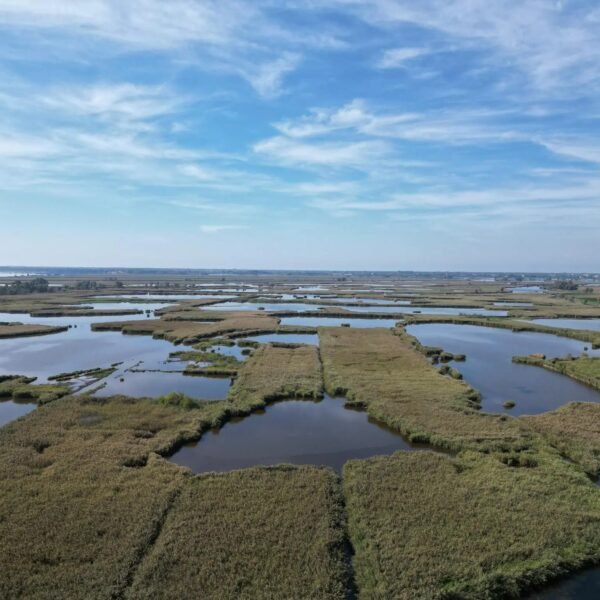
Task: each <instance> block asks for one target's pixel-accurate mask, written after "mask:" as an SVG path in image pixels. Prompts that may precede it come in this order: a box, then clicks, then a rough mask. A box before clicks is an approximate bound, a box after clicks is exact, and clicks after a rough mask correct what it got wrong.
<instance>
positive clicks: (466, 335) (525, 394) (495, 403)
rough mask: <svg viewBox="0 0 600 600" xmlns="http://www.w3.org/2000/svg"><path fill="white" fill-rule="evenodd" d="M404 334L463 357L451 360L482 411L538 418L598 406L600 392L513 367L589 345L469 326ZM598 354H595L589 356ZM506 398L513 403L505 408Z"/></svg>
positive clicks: (425, 328) (556, 376)
mask: <svg viewBox="0 0 600 600" xmlns="http://www.w3.org/2000/svg"><path fill="white" fill-rule="evenodd" d="M406 329H407V331H408V332H409V333H410V334H411V335H414V336H415V337H417V339H418V340H419V341H420V342H421V343H422V344H423V345H425V346H439V347H441V348H443V349H444V350H447V351H449V352H452V353H454V354H466V356H467V360H466V361H465V362H451V363H450V364H451V365H452V366H454V367H455V368H457V369H458V370H459V371H460V372H461V373H462V374H463V376H464V378H465V380H466V381H467V382H468V383H469V384H470V385H472V386H473V387H474V388H476V389H478V390H479V391H480V392H481V393H482V395H483V399H482V409H483V410H484V411H487V412H507V413H510V414H513V415H521V414H538V413H541V412H545V411H548V410H553V409H555V408H558V407H559V406H561V405H562V404H565V403H567V402H571V401H573V402H575V401H577V402H599V401H600V392H598V391H596V390H594V389H592V388H589V387H587V386H585V385H583V384H581V383H578V382H577V381H574V380H573V379H570V378H568V377H566V376H564V375H560V374H558V373H553V372H551V371H548V370H546V369H543V368H540V367H533V366H530V365H522V364H514V363H513V362H512V357H513V356H515V355H527V354H533V353H543V354H545V355H546V356H548V357H557V356H566V355H567V354H572V355H579V354H581V353H582V352H583V351H584V348H586V347H589V344H587V343H585V342H580V341H578V340H572V339H569V338H562V337H558V336H554V335H550V334H546V333H531V332H520V333H515V332H513V331H510V330H507V329H494V328H492V327H478V326H474V325H451V324H441V323H440V324H438V323H436V324H424V325H410V326H408V327H407V328H406ZM590 354H592V355H594V354H595V355H600V351H593V352H590ZM507 400H512V401H513V402H516V406H515V407H514V408H512V409H506V408H504V406H503V403H504V402H505V401H507Z"/></svg>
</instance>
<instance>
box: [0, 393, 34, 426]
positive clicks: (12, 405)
mask: <svg viewBox="0 0 600 600" xmlns="http://www.w3.org/2000/svg"><path fill="white" fill-rule="evenodd" d="M36 407H37V404H35V403H34V404H31V403H30V402H27V403H25V402H15V401H14V400H2V399H0V427H2V425H6V424H7V423H10V422H11V421H14V420H15V419H18V418H19V417H22V416H23V415H26V414H27V413H29V412H31V411H32V410H35V408H36Z"/></svg>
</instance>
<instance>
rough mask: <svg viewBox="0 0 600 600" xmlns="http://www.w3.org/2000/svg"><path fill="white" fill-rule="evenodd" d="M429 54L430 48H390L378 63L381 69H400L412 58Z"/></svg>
mask: <svg viewBox="0 0 600 600" xmlns="http://www.w3.org/2000/svg"><path fill="white" fill-rule="evenodd" d="M428 54H431V50H429V49H428V48H408V47H405V48H388V49H387V50H385V51H384V53H383V55H382V56H381V58H380V59H379V60H378V61H377V63H376V64H377V67H379V68H380V69H398V68H400V67H404V66H405V65H406V63H408V62H410V61H411V60H414V59H416V58H419V57H421V56H426V55H428Z"/></svg>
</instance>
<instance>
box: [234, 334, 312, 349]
mask: <svg viewBox="0 0 600 600" xmlns="http://www.w3.org/2000/svg"><path fill="white" fill-rule="evenodd" d="M242 339H245V340H253V341H255V342H260V343H261V344H270V343H281V344H311V345H313V346H318V345H319V336H318V335H317V334H316V333H267V334H264V335H253V336H249V337H247V338H242Z"/></svg>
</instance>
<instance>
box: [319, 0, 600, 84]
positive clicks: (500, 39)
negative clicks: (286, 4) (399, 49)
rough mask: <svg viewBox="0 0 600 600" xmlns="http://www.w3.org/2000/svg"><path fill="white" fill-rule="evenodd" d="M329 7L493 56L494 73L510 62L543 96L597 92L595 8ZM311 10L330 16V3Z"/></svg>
mask: <svg viewBox="0 0 600 600" xmlns="http://www.w3.org/2000/svg"><path fill="white" fill-rule="evenodd" d="M334 1H335V4H336V5H337V7H338V8H339V9H340V10H344V11H348V12H351V13H353V14H355V15H357V16H359V17H360V18H362V19H363V20H364V21H366V22H368V23H369V24H371V25H373V26H376V27H378V28H381V29H383V30H385V31H386V32H389V31H394V30H396V29H399V28H402V27H403V26H405V25H417V26H418V27H421V28H424V29H429V30H433V31H435V32H436V33H438V34H442V35H445V36H448V38H450V40H451V41H452V42H453V43H458V44H462V45H463V47H464V49H465V50H471V51H480V52H481V51H483V52H488V53H489V52H492V53H495V54H496V58H497V61H496V62H497V64H498V65H499V66H501V67H502V68H505V67H506V66H507V62H509V63H510V66H512V67H516V68H517V69H518V70H520V71H521V73H523V74H524V75H525V77H526V78H527V81H528V83H529V84H531V86H533V87H534V88H537V89H539V90H542V91H545V92H549V91H552V92H554V93H556V94H559V95H564V94H568V95H574V96H579V95H588V94H593V93H594V90H595V89H597V87H598V86H600V73H599V71H598V68H597V65H598V63H599V61H600V37H599V36H598V28H597V14H598V9H597V8H595V7H594V3H590V5H589V6H588V7H587V8H586V7H585V6H577V5H576V3H569V2H548V1H546V0H528V1H523V2H518V3H515V2H513V1H512V0H499V1H497V2H489V1H488V0H456V1H454V2H448V1H447V0H422V1H419V2H413V1H412V0H334ZM314 5H318V6H320V7H327V8H328V9H329V10H331V1H330V0H326V1H325V0H321V1H320V2H319V0H315V1H314V2H313V6H314ZM582 86H584V87H582ZM585 86H592V88H590V87H585ZM521 87H522V86H521ZM521 91H522V90H521Z"/></svg>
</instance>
